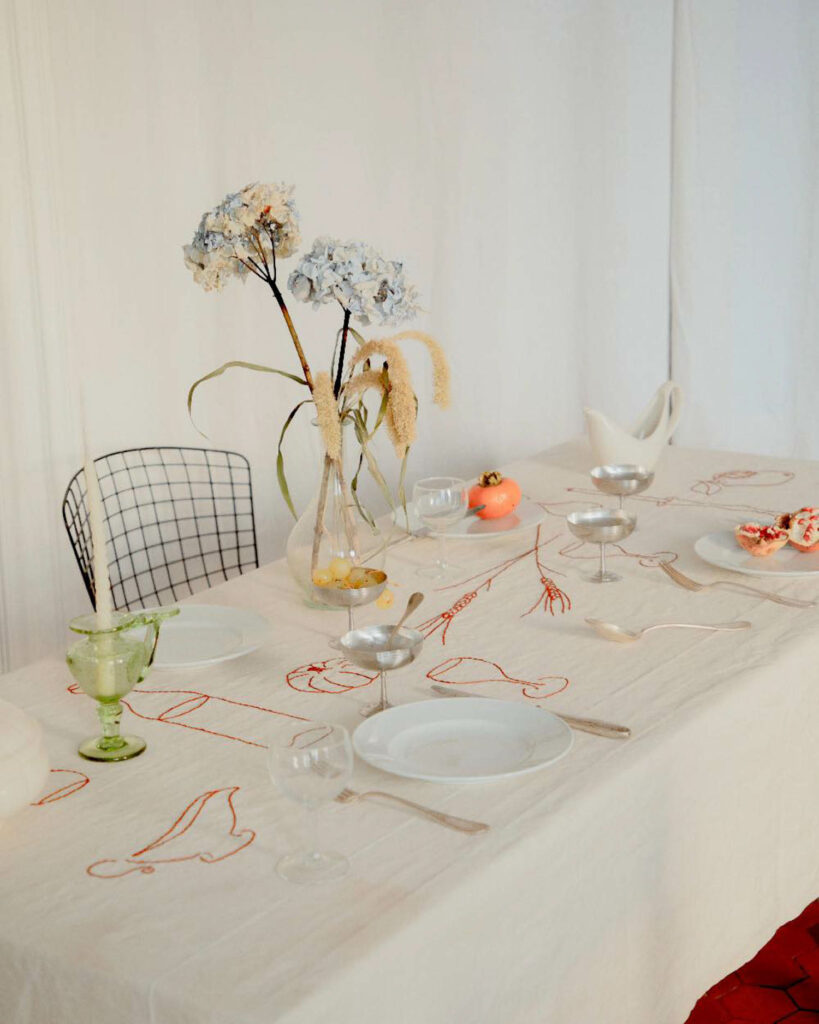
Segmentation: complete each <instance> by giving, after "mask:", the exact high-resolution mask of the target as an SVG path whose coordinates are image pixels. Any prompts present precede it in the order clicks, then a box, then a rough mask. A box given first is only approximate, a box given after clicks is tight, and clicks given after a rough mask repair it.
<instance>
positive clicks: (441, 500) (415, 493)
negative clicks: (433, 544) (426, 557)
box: [412, 476, 469, 580]
mask: <svg viewBox="0 0 819 1024" xmlns="http://www.w3.org/2000/svg"><path fill="white" fill-rule="evenodd" d="M412 497H413V501H414V502H415V512H416V514H417V516H418V518H419V519H420V520H421V522H422V523H423V524H424V526H428V527H429V529H430V530H432V532H433V533H434V534H435V535H436V536H437V537H438V557H437V558H436V560H435V564H434V565H431V566H425V567H424V568H423V569H418V570H417V572H418V575H419V576H424V577H426V578H427V579H431V580H446V579H449V578H450V577H451V576H453V575H455V574H456V573H457V572H458V571H459V570H458V568H457V566H454V565H450V564H449V563H448V562H447V560H446V543H445V540H444V534H445V532H446V530H447V529H448V528H449V527H450V526H453V525H454V524H455V523H457V522H458V521H459V520H461V519H463V517H464V516H465V515H466V512H467V508H468V506H469V496H468V493H467V487H466V482H465V481H464V480H460V479H459V478H458V477H456V476H432V477H428V478H427V479H426V480H419V481H418V483H417V484H416V485H415V487H414V488H413V490H412Z"/></svg>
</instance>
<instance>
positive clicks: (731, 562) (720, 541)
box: [694, 530, 819, 576]
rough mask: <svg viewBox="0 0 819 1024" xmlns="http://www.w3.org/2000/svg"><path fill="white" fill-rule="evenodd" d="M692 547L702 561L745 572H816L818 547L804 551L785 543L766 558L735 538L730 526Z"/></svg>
mask: <svg viewBox="0 0 819 1024" xmlns="http://www.w3.org/2000/svg"><path fill="white" fill-rule="evenodd" d="M694 550H695V551H696V553H697V554H698V555H699V556H700V558H701V559H702V560H703V561H704V562H708V563H710V564H711V565H716V566H717V567H718V568H720V569H730V570H731V571H732V572H742V573H745V574H746V575H747V576H815V575H817V573H819V551H813V552H811V553H810V554H806V553H805V552H804V551H797V550H796V548H795V547H792V546H791V545H790V544H786V545H785V547H784V548H780V549H779V551H776V552H774V554H772V555H768V556H767V557H766V558H754V556H753V555H751V554H749V553H748V552H747V551H746V550H745V549H744V548H741V547H740V546H739V544H737V542H736V538H735V537H734V531H733V530H720V531H719V532H718V533H707V534H706V535H705V536H704V537H700V539H699V540H698V541H697V543H696V544H695V545H694Z"/></svg>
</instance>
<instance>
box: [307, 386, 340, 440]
mask: <svg viewBox="0 0 819 1024" xmlns="http://www.w3.org/2000/svg"><path fill="white" fill-rule="evenodd" d="M313 401H314V402H315V403H316V416H317V419H318V426H319V431H320V432H321V440H322V442H323V443H324V450H325V451H326V452H327V454H328V455H329V457H330V458H331V459H334V460H337V459H338V458H340V456H341V420H340V419H339V416H338V405H337V404H336V399H335V395H334V394H333V382H332V381H331V380H330V374H329V373H318V374H316V379H315V382H314V384H313Z"/></svg>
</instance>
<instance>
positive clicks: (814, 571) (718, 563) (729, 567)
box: [694, 530, 819, 579]
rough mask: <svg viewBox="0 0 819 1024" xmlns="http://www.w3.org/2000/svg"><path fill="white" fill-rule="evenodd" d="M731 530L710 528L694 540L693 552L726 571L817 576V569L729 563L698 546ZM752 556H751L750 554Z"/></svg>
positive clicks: (788, 576) (787, 577)
mask: <svg viewBox="0 0 819 1024" xmlns="http://www.w3.org/2000/svg"><path fill="white" fill-rule="evenodd" d="M732 536H733V533H732V531H731V530H711V531H710V532H709V533H703V534H702V535H701V536H699V537H697V539H696V540H695V541H694V554H695V555H696V556H697V557H698V558H701V559H702V561H703V562H705V563H706V564H707V565H712V566H716V567H717V568H718V569H725V570H726V571H727V572H738V573H741V574H742V575H743V576H757V577H759V576H762V577H765V576H769V577H771V578H774V577H776V578H780V579H781V578H784V579H796V578H797V577H808V576H819V569H754V568H752V567H748V566H737V565H730V564H729V563H728V561H727V560H722V559H714V558H708V557H706V556H705V555H704V554H703V553H702V550H701V548H700V545H701V544H702V542H703V541H707V540H709V539H710V538H712V537H732ZM739 550H741V549H739ZM751 557H753V556H751Z"/></svg>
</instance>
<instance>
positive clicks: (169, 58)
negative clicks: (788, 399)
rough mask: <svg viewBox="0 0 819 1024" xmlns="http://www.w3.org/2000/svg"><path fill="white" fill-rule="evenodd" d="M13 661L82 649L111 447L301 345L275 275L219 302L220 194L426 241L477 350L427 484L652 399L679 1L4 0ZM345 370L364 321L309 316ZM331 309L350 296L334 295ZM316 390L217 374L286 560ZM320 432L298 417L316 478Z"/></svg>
mask: <svg viewBox="0 0 819 1024" xmlns="http://www.w3.org/2000/svg"><path fill="white" fill-rule="evenodd" d="M2 12H3V18H4V21H3V24H2V43H0V46H2V45H4V46H5V48H6V49H5V53H4V54H3V57H5V58H7V59H5V60H4V59H0V67H1V68H2V70H0V74H2V75H3V78H2V79H0V83H1V85H0V88H1V90H2V91H1V92H0V98H1V99H2V103H3V110H2V118H0V123H2V128H0V131H1V132H2V137H0V144H2V145H1V148H2V152H3V161H4V162H3V165H2V182H1V183H0V184H1V185H2V188H0V203H1V204H2V215H3V219H4V224H7V225H8V227H7V228H5V229H4V235H5V241H6V244H5V245H4V246H3V247H2V249H1V250H0V272H2V285H0V288H2V291H1V292H0V297H1V298H2V308H1V309H0V318H2V319H0V329H1V330H2V348H1V349H0V389H2V392H1V394H2V404H0V430H2V438H3V444H2V446H0V474H1V481H2V482H1V484H0V588H2V603H3V607H2V615H0V622H2V627H0V628H2V629H3V633H2V634H1V635H0V639H1V640H2V655H3V659H4V661H5V662H6V664H19V663H22V662H25V661H28V660H31V659H32V658H33V657H35V656H37V655H39V654H41V653H43V652H45V651H46V650H51V649H60V648H62V647H63V646H64V643H65V627H64V624H65V622H66V620H67V619H68V618H69V617H70V616H71V615H72V614H76V613H78V612H81V611H84V610H85V609H86V608H87V601H86V598H85V596H84V592H83V590H82V588H81V585H80V582H79V574H78V572H77V570H76V566H75V565H74V564H73V560H72V557H71V554H70V551H69V547H68V542H67V539H66V537H65V536H64V533H63V530H62V524H61V522H60V520H59V507H60V501H61V498H62V492H63V489H64V487H65V484H66V483H67V481H68V478H69V476H70V475H71V474H72V473H73V471H74V470H75V469H76V468H77V467H78V465H79V464H80V461H81V457H82V442H81V435H80V428H79V396H80V393H81V392H82V393H84V396H85V405H86V417H87V420H88V429H89V434H90V439H91V446H92V449H93V451H94V454H100V453H102V452H104V451H109V450H113V449H117V448H121V447H129V446H136V445H145V444H152V443H172V444H173V443H189V444H199V443H202V442H201V439H200V437H199V436H198V435H197V434H196V432H195V431H194V429H193V427H192V426H191V425H190V423H189V421H188V418H187V414H186V411H185V393H186V389H187V387H188V385H189V384H190V383H191V381H192V380H193V379H194V378H195V377H197V376H199V375H200V374H202V373H204V372H206V371H207V370H209V369H211V368H213V367H214V366H216V365H218V364H219V363H221V362H222V361H225V360H227V359H230V358H244V359H248V360H254V361H259V362H267V363H272V364H273V365H279V366H285V367H287V366H289V367H290V368H294V361H293V357H292V355H291V350H290V347H289V342H288V339H287V336H286V333H285V331H284V328H283V325H282V323H281V321H280V319H279V318H278V314H277V310H276V308H275V306H274V304H273V302H272V300H271V298H270V296H269V294H267V293H266V290H265V289H263V288H262V287H261V286H258V287H257V286H256V285H257V282H255V281H250V282H248V283H247V285H245V286H244V287H243V286H241V285H238V284H237V285H233V286H231V288H229V289H228V290H227V291H225V292H224V293H223V294H221V295H214V294H205V293H203V292H201V291H200V290H199V289H198V288H197V287H195V286H194V284H193V283H192V281H191V279H190V277H189V274H188V272H187V271H186V270H185V268H184V266H183V264H182V258H181V246H182V245H183V244H184V243H185V242H187V241H189V239H190V237H191V235H192V233H193V230H194V228H195V227H196V224H197V221H198V219H199V216H200V214H201V213H202V211H203V210H204V209H205V208H207V207H209V206H211V205H213V204H214V203H215V202H217V201H218V200H219V199H221V197H222V196H223V195H224V193H225V192H227V191H229V190H232V189H235V188H237V187H240V186H241V185H243V184H245V183H247V182H248V181H251V180H257V179H262V180H284V181H288V182H294V183H295V184H296V185H297V188H298V192H297V196H298V202H299V206H300V209H301V211H302V215H303V220H302V227H303V234H304V238H305V242H306V243H307V244H309V243H310V241H311V240H312V238H313V237H314V236H315V235H317V234H321V233H330V234H336V235H339V236H342V237H360V238H363V239H366V240H368V241H371V242H372V243H374V244H376V245H378V246H381V247H383V249H384V250H385V252H386V253H387V254H389V255H394V256H403V257H404V258H405V259H406V262H407V265H408V270H409V273H410V274H411V275H412V276H413V278H414V279H415V280H416V281H417V283H418V285H419V287H420V289H421V291H422V294H423V296H424V299H425V304H426V307H427V310H428V312H427V314H426V316H425V317H424V318H423V320H422V321H421V322H420V323H419V326H422V327H425V328H427V329H429V330H430V331H432V332H433V333H434V334H435V335H436V336H437V337H438V338H439V339H440V340H441V341H442V342H443V343H444V345H445V346H446V348H447V351H448V353H449V356H450V359H451V362H452V366H453V371H454V377H455V403H454V409H453V411H452V412H450V413H448V414H443V413H438V412H437V411H431V410H430V409H429V408H428V404H427V402H426V399H427V396H428V394H429V379H428V371H427V369H426V366H425V361H424V358H423V356H422V354H421V353H420V352H418V353H415V354H414V355H413V359H412V363H413V367H414V370H415V373H416V381H417V383H418V389H419V392H420V394H421V397H422V403H423V406H424V407H423V410H422V422H421V431H420V432H421V437H420V440H419V443H418V445H417V448H416V450H415V451H414V452H413V456H412V462H411V469H410V476H411V477H412V476H416V475H419V474H427V473H431V472H435V471H444V470H448V471H457V472H460V473H463V474H464V475H469V474H472V473H474V472H476V471H478V470H479V469H481V468H485V467H488V466H491V465H493V464H495V463H500V462H503V461H504V460H508V459H511V458H513V457H515V456H519V455H521V454H525V453H528V452H533V451H536V450H538V449H541V448H544V447H546V446H548V445H550V444H553V443H556V442H558V441H561V440H563V439H565V438H567V437H569V436H570V435H572V434H575V433H577V432H579V430H580V429H581V426H582V423H581V414H580V410H581V406H582V405H583V404H584V403H585V402H591V403H592V404H596V405H600V406H603V407H605V408H607V409H609V410H610V411H611V412H612V413H613V414H614V415H616V416H623V417H628V416H630V415H631V414H633V412H634V410H636V409H637V408H639V407H642V405H643V404H644V402H645V400H646V398H647V397H648V395H649V394H650V393H651V391H653V389H654V387H655V386H656V385H657V384H658V383H659V382H660V381H661V380H662V379H664V378H665V375H666V365H667V352H666V338H667V320H668V313H667V308H668V307H667V302H668V297H667V284H666V282H667V252H668V242H669V234H668V232H669V227H668V210H669V187H670V186H669V180H670V174H669V151H670V119H669V110H670V69H671V40H672V3H671V0H554V2H550V3H542V2H533V0H507V2H505V3H501V2H499V0H493V2H489V0H449V2H440V0H436V2H433V0H415V2H399V0H391V2H387V3H385V2H383V0H348V2H346V3H344V4H339V3H336V2H333V0H303V2H301V3H299V4H290V3H284V2H279V0H275V2H271V0H237V2H233V3H231V4H229V5H226V4H224V3H221V2H217V0H187V2H182V0H176V2H173V3H168V2H167V0H127V2H125V0H104V2H103V0H75V2H73V3H70V4H69V3H53V2H48V0H2ZM294 314H295V315H297V317H298V324H299V325H300V330H301V333H302V335H303V336H304V337H305V339H306V342H307V348H308V351H309V355H310V358H311V359H312V360H313V361H314V362H315V364H317V365H321V364H322V363H325V364H326V362H327V361H328V360H329V352H330V347H331V340H332V335H333V333H334V331H335V329H336V326H337V324H336V323H335V318H332V317H331V316H330V315H329V311H322V313H321V314H315V313H313V312H312V311H311V310H310V309H309V308H307V307H298V308H296V309H294ZM325 314H326V315H325ZM293 387H294V386H288V384H287V383H286V382H284V381H281V380H279V379H278V378H271V377H259V378H258V379H256V378H253V377H250V376H244V377H243V376H240V375H239V374H237V375H235V376H234V377H232V378H231V379H228V378H222V379H221V380H219V381H218V382H215V383H213V384H211V385H210V389H209V391H208V392H204V391H203V392H202V397H201V400H200V403H199V406H198V409H199V412H198V420H199V422H200V423H201V424H202V425H204V426H205V427H206V429H207V430H208V433H209V434H210V438H211V440H212V441H213V443H214V444H215V445H217V446H225V447H235V448H238V449H240V450H242V451H245V452H246V453H247V454H248V455H249V457H250V458H251V461H252V464H253V469H254V479H255V484H256V488H257V501H258V503H259V513H260V514H259V528H260V539H261V543H262V556H263V558H265V559H268V558H271V557H274V556H275V555H277V554H278V553H279V552H280V551H281V548H282V543H283V539H284V537H285V536H286V533H287V531H288V529H289V526H290V523H289V519H288V514H287V512H286V509H285V508H284V505H283V503H282V502H281V499H280V498H279V497H278V494H277V493H276V490H275V483H274V472H273V460H274V457H275V441H276V437H277V434H278V430H279V425H280V423H281V420H282V418H283V416H284V415H285V413H286V412H287V410H288V409H289V408H290V406H291V405H292V404H293V403H294V401H295V397H294V392H293ZM307 433H308V429H307V428H306V426H303V427H302V428H301V429H300V430H299V431H294V433H293V436H292V439H291V443H290V448H289V459H288V462H289V465H290V467H291V472H292V474H293V476H294V478H295V480H294V491H295V492H296V494H297V496H298V497H299V498H301V499H305V498H306V497H307V493H308V491H309V489H310V483H309V479H310V477H311V476H312V460H311V459H310V458H309V457H308V456H307V452H308V451H309V444H308V441H307Z"/></svg>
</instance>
